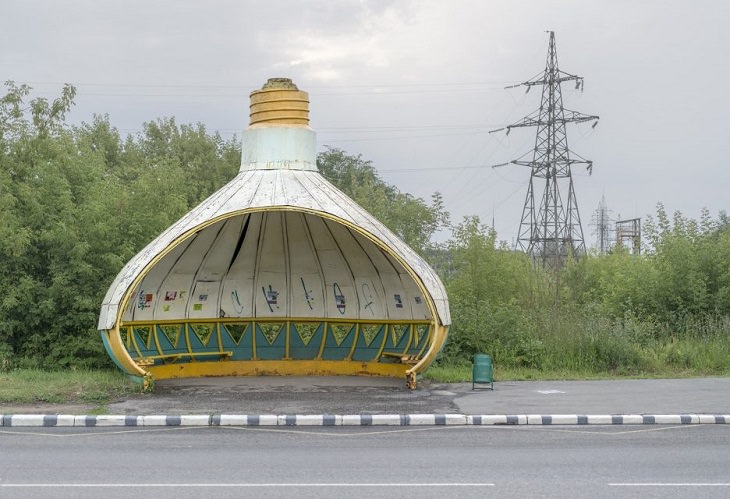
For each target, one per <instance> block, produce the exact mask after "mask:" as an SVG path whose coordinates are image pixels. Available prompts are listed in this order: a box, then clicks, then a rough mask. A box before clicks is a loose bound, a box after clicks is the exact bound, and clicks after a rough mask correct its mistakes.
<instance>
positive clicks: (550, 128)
mask: <svg viewBox="0 0 730 499" xmlns="http://www.w3.org/2000/svg"><path fill="white" fill-rule="evenodd" d="M548 33H549V34H550V44H549V48H548V54H547V65H546V66H545V72H544V73H543V74H542V75H538V76H536V77H535V78H534V79H532V80H530V81H526V82H524V83H520V84H518V85H512V86H509V87H507V88H514V87H519V86H523V85H524V86H526V87H527V91H528V92H529V91H530V88H531V87H534V86H538V85H541V86H542V100H541V102H540V109H539V110H538V111H536V112H534V113H533V114H531V115H530V116H527V117H525V118H523V119H522V120H521V121H519V122H517V123H515V124H513V125H510V126H508V127H506V128H507V133H509V132H510V130H511V129H512V128H519V127H528V126H535V127H537V135H536V140H535V149H534V150H533V156H532V160H531V161H521V160H513V161H511V163H513V164H516V165H523V166H528V167H530V170H531V174H530V184H529V186H528V188H527V196H526V198H525V206H524V208H523V209H522V220H521V222H520V231H519V235H518V238H517V243H518V245H519V246H520V248H522V249H523V250H524V251H526V252H527V253H529V254H530V255H532V257H533V259H534V260H535V261H536V262H537V263H538V264H540V265H542V266H543V267H546V268H551V269H559V268H561V267H562V266H563V265H564V264H565V261H566V259H567V258H568V257H570V256H572V257H578V256H581V255H584V254H585V252H586V247H585V243H584V241H583V227H581V223H580V214H579V213H578V203H577V201H576V199H575V190H574V189H573V177H572V176H571V173H570V167H571V165H574V164H580V163H583V164H586V165H587V169H588V172H589V173H590V172H591V170H592V168H593V163H592V162H591V161H588V160H585V159H583V158H580V156H578V155H577V154H575V153H572V154H573V155H574V156H577V157H578V158H580V159H572V158H571V157H570V155H571V151H570V150H569V149H568V139H567V136H566V133H565V124H566V123H582V122H586V121H593V122H594V123H593V127H595V126H596V124H597V123H598V116H592V115H586V114H581V113H578V112H576V111H569V110H567V109H564V108H563V95H562V91H561V88H560V86H561V84H562V83H563V82H566V81H575V88H576V89H581V90H582V89H583V78H582V77H580V76H575V75H572V74H569V73H566V72H564V71H561V70H560V69H558V55H557V51H556V49H555V33H554V32H552V31H548ZM502 130H503V129H502ZM495 131H497V130H495ZM540 189H542V193H541V194H540V193H539V192H538V191H539V190H540ZM538 196H539V197H538ZM536 197H538V199H536ZM564 199H565V200H566V202H565V203H564V202H563V200H564Z"/></svg>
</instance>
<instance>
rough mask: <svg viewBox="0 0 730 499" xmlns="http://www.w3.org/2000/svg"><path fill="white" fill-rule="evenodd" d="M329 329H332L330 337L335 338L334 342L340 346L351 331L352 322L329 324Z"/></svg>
mask: <svg viewBox="0 0 730 499" xmlns="http://www.w3.org/2000/svg"><path fill="white" fill-rule="evenodd" d="M330 329H331V330H332V337H333V338H334V339H335V343H337V346H340V345H342V342H343V341H345V338H347V336H348V335H349V334H350V332H351V331H352V324H331V325H330Z"/></svg>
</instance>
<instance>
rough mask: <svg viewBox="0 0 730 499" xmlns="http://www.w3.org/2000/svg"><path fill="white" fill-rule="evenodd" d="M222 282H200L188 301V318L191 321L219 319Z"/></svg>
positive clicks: (196, 284)
mask: <svg viewBox="0 0 730 499" xmlns="http://www.w3.org/2000/svg"><path fill="white" fill-rule="evenodd" d="M219 290H220V282H218V281H198V282H196V283H195V288H193V291H192V293H191V296H190V299H189V300H188V317H190V318H191V319H201V318H211V317H218V316H219V310H218V292H219Z"/></svg>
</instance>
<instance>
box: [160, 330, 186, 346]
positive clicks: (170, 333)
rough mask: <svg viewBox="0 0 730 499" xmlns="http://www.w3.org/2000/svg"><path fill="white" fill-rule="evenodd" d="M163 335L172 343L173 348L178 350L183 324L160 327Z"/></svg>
mask: <svg viewBox="0 0 730 499" xmlns="http://www.w3.org/2000/svg"><path fill="white" fill-rule="evenodd" d="M160 329H161V330H162V334H164V335H165V337H166V338H167V341H169V342H170V344H171V345H172V347H173V348H177V342H178V341H180V331H181V330H182V325H181V324H163V325H161V326H160Z"/></svg>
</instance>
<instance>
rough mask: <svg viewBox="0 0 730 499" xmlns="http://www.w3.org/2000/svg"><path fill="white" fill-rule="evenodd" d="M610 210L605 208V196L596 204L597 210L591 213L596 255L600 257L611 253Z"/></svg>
mask: <svg viewBox="0 0 730 499" xmlns="http://www.w3.org/2000/svg"><path fill="white" fill-rule="evenodd" d="M609 212H610V210H609V209H608V207H607V206H606V196H601V202H600V203H598V208H597V209H596V211H595V212H593V225H595V227H596V232H595V234H596V236H597V237H596V243H597V247H598V253H599V254H601V255H607V254H608V253H610V251H611V245H612V241H611V231H612V229H611V218H610V215H609Z"/></svg>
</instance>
